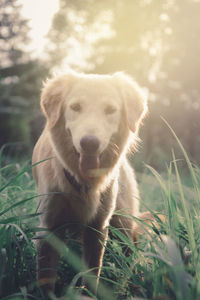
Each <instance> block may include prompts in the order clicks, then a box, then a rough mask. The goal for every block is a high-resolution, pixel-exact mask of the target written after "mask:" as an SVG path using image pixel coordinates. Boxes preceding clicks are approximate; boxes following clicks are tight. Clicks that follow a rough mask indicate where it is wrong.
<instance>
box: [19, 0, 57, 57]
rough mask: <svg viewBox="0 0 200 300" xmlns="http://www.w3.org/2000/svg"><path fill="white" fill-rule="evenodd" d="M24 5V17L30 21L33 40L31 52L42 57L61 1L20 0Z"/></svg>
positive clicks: (30, 34)
mask: <svg viewBox="0 0 200 300" xmlns="http://www.w3.org/2000/svg"><path fill="white" fill-rule="evenodd" d="M18 2H19V4H22V9H21V12H22V15H23V17H24V18H25V19H28V20H29V26H30V33H29V36H30V38H31V42H30V45H29V46H28V49H29V50H33V51H34V56H35V57H38V56H41V55H42V51H43V48H44V45H45V42H46V38H45V36H46V35H47V33H48V31H49V29H50V26H51V22H52V18H53V15H54V14H55V13H56V11H57V10H58V8H59V0H42V1H41V0H18Z"/></svg>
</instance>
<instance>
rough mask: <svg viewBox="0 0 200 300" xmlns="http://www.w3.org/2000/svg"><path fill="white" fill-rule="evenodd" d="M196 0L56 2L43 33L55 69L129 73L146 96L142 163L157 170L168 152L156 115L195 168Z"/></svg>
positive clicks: (199, 139) (199, 27)
mask: <svg viewBox="0 0 200 300" xmlns="http://www.w3.org/2000/svg"><path fill="white" fill-rule="evenodd" d="M199 10H200V2H199V1H195V0H184V1H183V0H178V1H175V2H174V1H170V0H167V1H157V0H148V1H147V0H141V1H132V0H125V1H124V0H123V1H122V0H118V1H115V0H110V1H105V0H103V1H94V0H87V1H84V2H83V1H78V0H77V1H66V0H61V1H60V10H59V11H58V12H57V14H56V15H55V17H54V20H53V23H52V28H51V30H50V32H49V45H48V48H49V59H50V61H51V65H52V66H53V67H54V68H58V67H59V66H61V65H63V64H64V63H65V64H64V66H65V65H70V66H71V67H73V68H76V69H78V70H80V69H81V70H85V71H86V72H88V71H90V72H97V73H110V72H115V71H119V70H123V71H125V72H128V73H129V74H131V75H132V76H133V77H135V78H136V80H138V81H139V83H140V84H141V85H144V86H145V87H146V89H147V90H148V91H149V117H148V120H147V121H145V125H146V126H145V127H144V129H143V131H142V140H144V146H143V153H142V155H143V156H142V157H143V158H144V160H145V161H149V163H150V164H151V165H153V166H154V167H155V168H160V169H161V170H163V169H164V166H163V165H161V164H160V162H161V163H162V161H163V158H165V159H167V160H168V162H169V160H170V156H169V153H170V151H169V150H170V149H171V147H172V146H173V147H176V145H175V146H174V143H173V140H172V138H171V136H170V134H169V133H168V129H167V127H166V126H165V125H164V123H163V121H162V120H161V118H160V116H163V117H164V118H165V119H166V120H167V121H168V122H169V124H170V125H171V126H172V127H173V128H174V130H175V131H176V133H177V134H178V136H179V137H180V139H181V141H182V143H183V145H184V146H185V148H186V150H187V152H188V154H189V156H190V157H191V159H192V160H194V161H196V162H199V150H198V149H199V146H200V134H199V128H200V119H199V115H200V101H199V99H200V89H199V84H198V78H199V76H198V74H199V70H200V61H199V55H198V51H199V48H200V41H199V38H198V37H199V34H200V23H199V14H198V12H199Z"/></svg>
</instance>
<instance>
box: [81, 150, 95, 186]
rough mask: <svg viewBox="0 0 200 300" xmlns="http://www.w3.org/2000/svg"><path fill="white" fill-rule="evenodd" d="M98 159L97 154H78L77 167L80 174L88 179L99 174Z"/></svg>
mask: <svg viewBox="0 0 200 300" xmlns="http://www.w3.org/2000/svg"><path fill="white" fill-rule="evenodd" d="M99 165H100V159H99V156H98V155H91V154H80V156H79V169H80V173H81V176H82V177H83V178H84V179H85V180H87V181H90V180H92V179H93V178H95V177H97V176H99V172H98V171H99Z"/></svg>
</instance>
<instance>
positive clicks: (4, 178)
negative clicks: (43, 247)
mask: <svg viewBox="0 0 200 300" xmlns="http://www.w3.org/2000/svg"><path fill="white" fill-rule="evenodd" d="M172 132H173V131H172ZM174 136H175V134H174ZM175 138H176V139H177V137H176V136H175ZM177 143H179V146H180V148H181V150H182V153H183V155H184V161H185V162H186V164H187V170H188V171H187V179H186V180H185V175H184V176H183V175H182V169H181V167H180V165H181V163H182V162H181V161H180V160H179V159H177V158H176V156H175V153H174V152H173V151H172V161H171V163H170V164H169V165H168V166H167V167H166V173H165V174H162V175H161V174H158V173H157V171H156V170H154V169H152V168H151V167H150V166H147V167H146V170H145V172H144V173H143V174H140V176H138V177H139V181H140V190H141V199H142V201H141V207H142V210H150V211H152V213H154V211H157V212H161V213H163V214H164V215H165V216H166V220H165V222H162V221H161V220H160V219H159V217H158V214H157V213H154V215H155V218H156V219H157V221H158V223H159V228H157V227H155V225H154V224H150V225H148V226H149V227H150V228H151V230H150V231H147V230H146V227H144V230H145V233H144V234H143V235H142V236H140V239H139V242H138V246H137V247H136V246H135V245H134V244H133V243H132V242H130V241H129V240H128V239H127V238H126V237H125V236H123V235H122V234H121V233H120V232H119V231H118V230H116V229H114V228H110V237H109V239H108V242H107V246H106V251H105V257H104V266H103V269H102V273H101V286H100V288H99V291H100V296H99V298H98V299H100V300H107V299H109V300H110V299H113V300H115V299H138V298H140V299H155V300H158V299H163V300H164V299H170V300H171V299H177V300H182V299H186V300H190V299H191V300H195V299H200V169H199V168H198V167H197V166H195V165H193V164H192V163H191V162H190V160H189V158H188V156H187V154H186V152H185V150H184V148H183V147H182V145H181V144H180V142H179V140H178V139H177ZM2 157H3V156H1V159H0V165H1V169H0V198H1V202H0V203H1V204H0V299H13V300H14V299H15V300H17V299H43V298H42V294H41V291H40V289H39V287H38V286H37V281H36V270H35V256H36V251H35V246H34V243H33V238H34V236H35V233H36V232H37V231H38V213H37V207H38V204H37V194H36V189H35V185H34V182H33V179H32V176H31V167H30V166H29V164H28V163H25V164H22V165H18V164H16V163H14V164H7V165H3V162H2V160H3V158H2ZM185 182H187V185H186V184H185ZM188 182H189V184H188ZM135 221H136V222H137V223H138V224H140V225H141V226H144V221H142V220H139V219H136V220H135ZM70 244H71V245H70V246H66V245H64V244H63V243H62V242H60V241H55V245H56V248H57V250H58V251H59V252H60V254H61V255H62V259H61V262H60V265H59V272H58V283H57V291H60V292H62V293H63V294H65V295H66V296H67V299H69V300H73V299H76V295H77V294H79V293H80V292H81V288H78V287H77V282H78V281H79V279H80V278H81V277H82V276H83V277H86V278H88V279H87V280H89V281H91V282H92V279H91V278H89V277H88V272H87V270H86V268H85V266H84V265H83V264H82V262H81V260H80V258H79V257H80V255H79V254H80V249H79V248H80V247H79V245H78V244H77V243H76V242H75V241H73V240H72V241H71V243H70ZM124 245H126V246H129V248H130V249H131V250H132V254H131V255H130V256H126V255H125V254H124V252H123V248H124ZM91 296H92V295H91ZM52 299H55V295H52ZM94 299H96V298H94Z"/></svg>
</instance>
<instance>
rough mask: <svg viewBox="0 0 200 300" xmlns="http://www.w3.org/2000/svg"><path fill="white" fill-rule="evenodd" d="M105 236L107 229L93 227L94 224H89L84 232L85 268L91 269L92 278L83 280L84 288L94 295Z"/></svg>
mask: <svg viewBox="0 0 200 300" xmlns="http://www.w3.org/2000/svg"><path fill="white" fill-rule="evenodd" d="M107 235H108V229H107V228H103V227H102V226H95V224H90V226H88V227H87V228H86V229H85V232H84V240H83V242H84V244H83V247H84V249H83V251H84V260H85V262H86V264H87V266H88V267H89V268H90V269H92V270H91V273H90V274H89V275H92V276H88V278H84V282H85V285H86V287H87V288H88V289H89V290H90V291H92V292H93V293H94V294H96V293H97V287H98V282H99V276H100V273H101V266H102V260H103V254H104V249H105V243H106V240H107Z"/></svg>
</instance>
